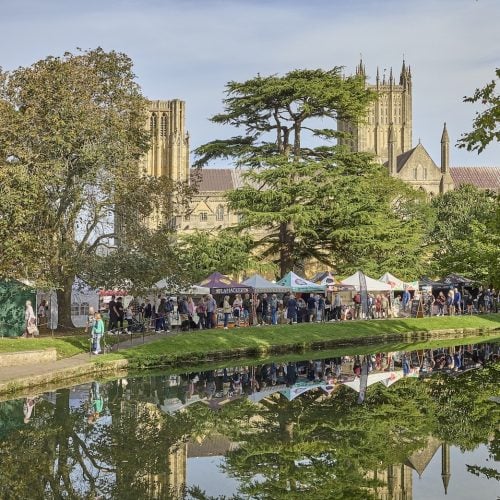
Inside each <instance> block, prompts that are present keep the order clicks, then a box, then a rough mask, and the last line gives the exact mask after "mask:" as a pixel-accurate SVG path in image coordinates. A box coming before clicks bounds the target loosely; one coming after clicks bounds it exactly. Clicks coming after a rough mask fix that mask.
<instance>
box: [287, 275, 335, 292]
mask: <svg viewBox="0 0 500 500" xmlns="http://www.w3.org/2000/svg"><path fill="white" fill-rule="evenodd" d="M277 284H278V285H281V286H284V287H287V288H289V289H290V290H292V292H294V293H325V285H318V284H317V283H313V282H312V281H309V280H306V279H305V278H301V277H300V276H299V275H297V274H295V273H294V272H293V271H290V272H289V273H287V274H286V275H285V276H283V278H281V279H280V280H279V281H278V282H277Z"/></svg>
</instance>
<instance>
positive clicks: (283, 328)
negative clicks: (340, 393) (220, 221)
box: [0, 314, 500, 367]
mask: <svg viewBox="0 0 500 500" xmlns="http://www.w3.org/2000/svg"><path fill="white" fill-rule="evenodd" d="M455 328H474V329H478V330H494V329H498V330H499V331H500V314H491V315H485V316H464V317H451V318H450V317H439V318H421V319H416V318H412V319H391V320H380V321H379V320H377V321H344V322H341V323H322V324H317V323H304V324H297V325H278V326H272V327H252V328H232V329H230V330H222V329H215V330H199V331H194V332H187V333H182V334H178V335H174V336H169V337H165V338H162V339H159V340H157V341H154V342H151V343H149V344H145V345H141V346H138V347H134V348H132V349H126V348H127V342H124V343H123V350H120V351H119V352H117V353H113V354H108V355H105V356H101V357H99V358H98V359H96V362H104V361H105V360H111V359H120V358H126V359H129V361H130V363H131V365H132V366H138V367H141V366H152V365H158V364H171V363H173V362H175V360H177V359H183V360H186V359H189V358H191V359H192V361H193V362H203V361H205V360H206V359H210V356H208V358H207V356H206V355H207V353H220V352H224V351H232V352H233V355H234V354H235V353H237V352H238V351H239V350H241V351H242V353H243V351H245V354H246V355H248V354H250V353H251V354H252V355H253V354H255V355H261V354H263V353H266V352H269V351H270V350H271V349H272V348H276V347H280V346H281V347H283V348H285V347H286V346H289V347H290V348H292V349H294V348H295V349H297V350H307V349H311V348H313V347H314V344H316V343H320V342H325V341H326V342H328V341H339V342H342V341H349V340H352V339H358V340H361V339H363V338H368V337H369V338H370V339H373V338H376V343H377V344H382V343H384V342H386V341H387V339H388V338H389V337H391V336H394V334H404V333H410V332H414V331H432V330H442V329H455ZM379 340H380V342H379ZM110 341H111V342H116V340H115V338H114V337H113V338H111V339H110ZM402 344H405V345H406V343H405V342H404V339H402V340H401V345H402ZM391 345H393V346H394V347H392V348H393V349H394V348H395V347H396V346H397V345H398V344H395V343H394V342H392V343H391ZM49 347H55V348H56V350H57V356H58V358H64V357H69V356H74V355H75V354H79V353H82V352H86V351H87V350H88V348H89V344H88V337H87V335H83V334H82V335H78V336H64V337H56V338H48V337H43V338H38V339H21V338H19V339H13V338H0V353H2V352H15V351H24V350H35V349H45V348H49ZM372 348H373V346H370V347H369V349H370V350H371V349H372ZM417 348H418V347H417ZM349 349H350V350H351V351H352V349H353V348H352V347H350V348H349ZM356 349H358V348H356ZM394 350H395V349H394Z"/></svg>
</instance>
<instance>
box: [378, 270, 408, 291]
mask: <svg viewBox="0 0 500 500" xmlns="http://www.w3.org/2000/svg"><path fill="white" fill-rule="evenodd" d="M379 281H383V282H384V283H387V284H388V285H390V286H391V288H392V289H393V290H397V291H401V290H404V289H405V283H404V281H403V280H400V279H399V278H396V276H394V274H391V273H385V274H384V275H383V276H381V277H380V279H379Z"/></svg>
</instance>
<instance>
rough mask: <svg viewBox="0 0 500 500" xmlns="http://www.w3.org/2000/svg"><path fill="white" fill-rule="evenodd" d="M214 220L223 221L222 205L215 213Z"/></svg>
mask: <svg viewBox="0 0 500 500" xmlns="http://www.w3.org/2000/svg"><path fill="white" fill-rule="evenodd" d="M215 220H217V221H221V220H224V207H223V206H222V205H219V206H218V207H217V210H216V211H215Z"/></svg>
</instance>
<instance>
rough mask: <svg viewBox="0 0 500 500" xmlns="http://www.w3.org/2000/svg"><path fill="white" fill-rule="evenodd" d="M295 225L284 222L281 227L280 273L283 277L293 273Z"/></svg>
mask: <svg viewBox="0 0 500 500" xmlns="http://www.w3.org/2000/svg"><path fill="white" fill-rule="evenodd" d="M293 242H294V241H293V223H292V222H282V223H281V225H280V272H281V277H283V276H285V274H286V273H287V272H288V271H293V267H294V260H293Z"/></svg>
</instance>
